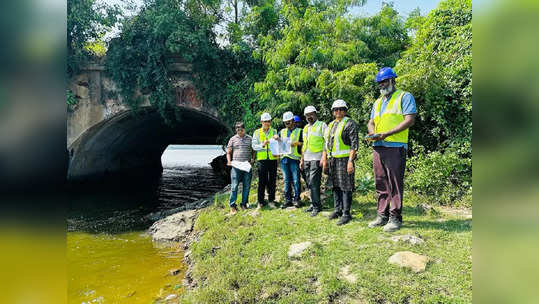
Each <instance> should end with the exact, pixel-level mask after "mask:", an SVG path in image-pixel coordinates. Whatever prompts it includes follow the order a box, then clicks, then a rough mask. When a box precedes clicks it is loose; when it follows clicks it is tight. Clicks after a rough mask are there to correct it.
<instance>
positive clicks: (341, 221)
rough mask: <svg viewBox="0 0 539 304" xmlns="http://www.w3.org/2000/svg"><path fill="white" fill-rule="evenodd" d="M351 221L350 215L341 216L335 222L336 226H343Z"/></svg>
mask: <svg viewBox="0 0 539 304" xmlns="http://www.w3.org/2000/svg"><path fill="white" fill-rule="evenodd" d="M351 219H352V217H351V216H350V215H343V216H342V217H341V218H340V219H339V221H338V222H337V226H340V225H344V224H346V223H348V222H349V221H350V220H351Z"/></svg>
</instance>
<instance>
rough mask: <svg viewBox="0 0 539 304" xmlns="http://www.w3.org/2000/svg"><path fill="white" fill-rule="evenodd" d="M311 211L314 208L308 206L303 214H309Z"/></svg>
mask: <svg viewBox="0 0 539 304" xmlns="http://www.w3.org/2000/svg"><path fill="white" fill-rule="evenodd" d="M313 209H314V206H313V205H310V206H309V207H307V209H305V212H311V211H313Z"/></svg>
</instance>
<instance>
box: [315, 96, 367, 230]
mask: <svg viewBox="0 0 539 304" xmlns="http://www.w3.org/2000/svg"><path fill="white" fill-rule="evenodd" d="M331 111H332V112H333V117H334V118H335V120H333V121H332V122H331V123H330V124H329V126H328V128H327V131H326V134H325V138H326V141H325V149H324V152H323V153H322V167H323V170H324V172H328V187H329V188H331V189H333V203H334V206H335V210H334V211H333V213H332V214H331V215H330V216H329V219H330V220H332V219H336V218H338V217H340V219H339V221H338V222H337V225H344V224H346V223H348V222H349V221H350V220H351V219H352V215H351V214H350V208H351V207H352V192H353V191H354V160H355V158H356V151H357V148H358V145H359V140H358V135H357V124H356V122H354V121H353V120H352V119H351V118H350V117H348V116H346V112H347V111H348V105H347V104H346V102H345V101H344V100H342V99H337V100H335V101H334V102H333V105H332V106H331Z"/></svg>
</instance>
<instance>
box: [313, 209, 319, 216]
mask: <svg viewBox="0 0 539 304" xmlns="http://www.w3.org/2000/svg"><path fill="white" fill-rule="evenodd" d="M319 212H320V210H318V208H313V211H312V212H311V216H316V215H317V214H318V213H319Z"/></svg>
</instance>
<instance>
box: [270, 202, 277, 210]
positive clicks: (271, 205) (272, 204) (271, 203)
mask: <svg viewBox="0 0 539 304" xmlns="http://www.w3.org/2000/svg"><path fill="white" fill-rule="evenodd" d="M268 205H269V207H270V208H271V209H275V208H277V206H275V202H269V204H268Z"/></svg>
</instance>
